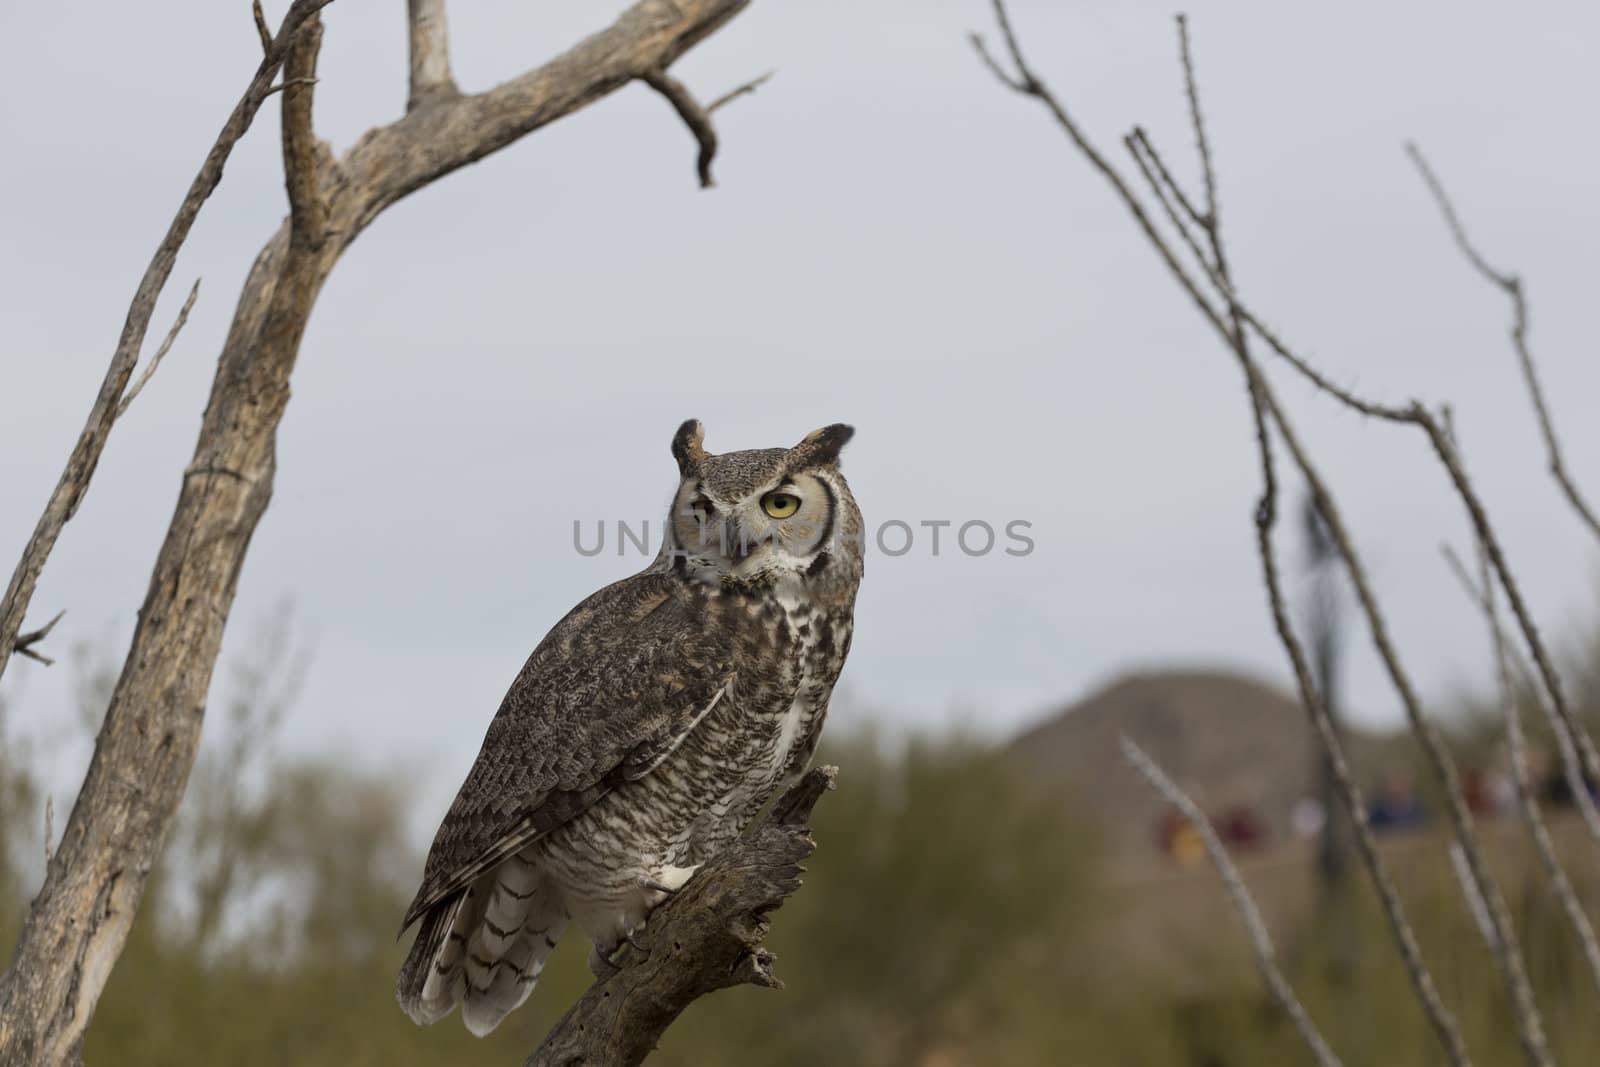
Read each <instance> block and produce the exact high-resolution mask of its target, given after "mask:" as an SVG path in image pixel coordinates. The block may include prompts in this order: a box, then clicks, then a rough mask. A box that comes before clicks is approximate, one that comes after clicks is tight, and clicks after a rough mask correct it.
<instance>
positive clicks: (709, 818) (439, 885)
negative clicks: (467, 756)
mask: <svg viewBox="0 0 1600 1067" xmlns="http://www.w3.org/2000/svg"><path fill="white" fill-rule="evenodd" d="M850 435H851V431H850V429H849V428H848V427H844V426H830V427H827V428H825V429H823V430H819V431H817V432H816V433H813V434H811V435H810V436H808V437H807V438H805V440H803V441H802V442H801V443H800V444H798V445H796V446H795V447H794V448H790V449H762V450H756V451H749V452H733V453H727V454H724V455H712V454H708V453H707V452H706V451H705V450H704V447H703V435H702V432H701V430H700V424H699V423H697V422H693V421H691V422H688V423H685V424H684V425H683V427H682V428H680V429H679V431H678V434H677V435H676V437H675V438H674V440H673V446H672V452H673V455H674V457H675V458H676V459H677V461H678V466H679V474H680V478H681V480H680V483H679V487H678V492H677V493H676V494H675V496H674V500H673V506H672V512H671V514H670V516H669V521H668V523H667V529H668V535H667V537H666V539H665V542H664V544H663V546H662V550H661V553H660V554H659V555H658V556H657V558H656V560H655V561H654V562H653V563H652V564H651V566H650V567H648V568H647V569H646V570H644V571H642V572H641V573H639V574H636V575H634V576H633V577H631V578H626V579H623V580H622V581H620V582H617V583H615V584H613V585H610V586H607V587H606V588H604V589H602V590H600V591H599V592H597V593H595V594H594V595H593V596H591V597H589V598H588V599H587V600H585V601H584V602H583V603H581V604H579V605H578V606H577V607H576V608H574V609H573V611H572V612H571V613H570V614H568V615H567V617H566V618H565V619H563V620H562V621H561V622H559V623H558V624H556V626H555V628H554V629H553V630H551V631H550V633H549V635H548V636H546V637H545V639H544V640H543V641H542V642H541V643H540V644H539V647H538V648H537V649H535V650H534V652H533V655H532V656H531V657H529V659H528V662H527V664H526V665H525V666H524V667H523V669H522V671H521V672H520V673H519V674H518V676H517V678H516V680H515V681H514V682H513V683H512V685H511V688H510V690H509V692H508V693H507V694H506V697H505V700H504V701H503V702H502V704H501V706H500V710H499V711H498V712H497V713H496V715H495V717H494V720H493V721H492V722H491V723H490V726H489V731H488V735H487V736H486V737H485V739H484V744H483V749H482V751H481V752H480V754H479V756H478V760H477V762H476V763H475V764H474V765H473V767H472V770H471V772H470V773H469V774H468V776H467V780H466V782H465V783H464V784H463V785H462V787H461V790H460V792H459V793H458V794H457V796H456V800H455V802H454V803H453V804H452V805H451V807H450V810H449V812H448V814H447V815H446V816H445V819H444V822H443V824H442V825H441V826H440V828H439V831H438V834H437V836H436V838H435V840H434V843H433V847H432V849H431V850H430V852H429V855H428V861H427V865H426V868H425V870H424V873H423V879H422V885H421V887H420V888H419V889H418V891H417V895H416V899H415V900H414V901H413V902H412V904H411V907H410V908H409V909H408V910H407V912H406V916H405V921H404V925H405V926H409V925H411V924H412V923H414V922H417V921H419V920H420V921H421V928H420V930H419V932H418V935H417V939H416V942H415V943H414V944H413V946H412V949H411V952H410V955H409V956H408V958H407V960H406V963H405V966H404V967H403V968H402V970H401V973H400V977H399V982H398V993H399V998H400V1002H401V1004H402V1006H403V1007H404V1008H405V1010H406V1011H407V1013H408V1014H410V1015H411V1016H412V1017H413V1018H414V1019H416V1020H417V1021H418V1022H433V1021H435V1020H436V1019H438V1018H440V1017H442V1016H443V1015H445V1014H448V1012H449V1011H450V1009H451V1008H452V1007H454V1006H455V1004H457V1003H461V1004H462V1014H463V1018H464V1020H465V1022H466V1024H467V1026H468V1027H469V1028H470V1029H472V1030H473V1031H474V1032H476V1033H486V1032H488V1030H490V1029H492V1028H493V1027H494V1026H495V1025H496V1024H497V1023H498V1022H499V1021H500V1019H501V1018H503V1017H504V1015H505V1014H506V1013H507V1012H509V1011H510V1010H512V1009H513V1008H515V1007H516V1006H517V1005H518V1004H520V1003H521V1002H522V1001H523V1000H524V999H525V998H526V997H527V995H528V993H529V992H530V991H531V989H532V988H533V985H534V983H535V982H536V980H537V978H538V975H539V972H540V970H541V969H542V967H543V964H544V960H545V957H546V956H547V955H548V954H549V952H550V950H551V949H552V948H554V946H555V944H556V942H557V940H558V939H559V938H560V936H561V933H562V931H563V930H564V929H565V927H566V926H567V924H568V923H569V922H570V921H574V920H575V921H576V922H577V923H578V924H579V926H580V927H582V928H583V930H584V932H585V933H586V934H587V935H588V936H589V938H590V939H591V941H592V942H593V943H594V947H595V952H594V954H593V955H592V957H591V960H592V962H593V964H594V966H595V967H596V968H597V969H598V970H603V969H604V968H605V967H606V957H607V956H608V955H609V954H610V952H611V951H612V950H613V949H614V948H615V947H616V945H617V944H619V943H620V941H621V940H622V939H623V938H625V937H626V936H627V935H628V934H629V932H630V931H631V930H632V929H634V928H636V927H637V926H638V925H639V924H640V923H642V922H643V921H644V920H645V918H646V916H647V915H648V913H649V911H650V910H651V909H652V908H653V907H654V906H655V905H656V904H659V903H660V901H661V900H663V899H665V897H666V896H667V895H669V894H670V893H672V892H674V891H675V890H676V889H677V888H679V887H680V886H681V885H682V884H683V883H684V882H685V881H686V880H687V879H688V878H689V877H691V876H692V874H693V872H694V870H695V869H696V868H697V867H698V866H699V865H700V864H703V863H704V862H705V861H706V860H707V859H709V858H710V857H711V856H713V855H715V854H716V853H717V851H719V850H720V849H721V848H723V847H725V846H726V844H727V843H728V842H729V841H730V840H731V839H732V838H733V837H734V836H736V835H737V834H738V833H739V832H740V830H742V828H743V827H744V825H745V824H746V823H747V822H748V821H749V819H750V818H751V817H752V816H753V815H754V814H755V812H756V811H757V810H758V809H759V808H760V807H761V805H762V804H763V803H765V801H766V800H767V798H768V797H770V796H771V795H772V793H773V792H774V791H775V790H776V789H777V788H778V787H779V786H780V785H782V784H784V783H785V782H786V781H788V780H789V779H791V778H792V777H794V776H795V775H797V774H798V773H799V772H800V771H802V770H804V768H805V765H806V763H807V762H808V761H809V760H810V758H811V755H812V753H813V752H814V751H815V748H816V742H817V737H818V735H819V733H820V731H821V727H822V722H823V719H824V717H825V714H826V711H827V704H828V699H829V696H830V695H831V693H832V690H833V685H834V682H835V681H836V680H837V678H838V675H839V670H840V668H841V667H842V666H843V664H844V659H845V656H846V654H847V652H848V650H849V645H850V635H851V629H852V624H853V618H852V613H853V610H854V604H855V593H856V587H857V585H858V583H859V582H860V578H861V571H862V524H861V516H860V512H859V511H858V510H857V509H856V506H855V501H854V499H853V498H852V496H851V494H850V490H849V487H848V485H847V484H846V483H845V481H844V478H843V476H842V475H841V474H840V473H839V470H838V454H839V450H840V449H841V448H842V447H843V446H844V444H845V442H846V441H848V440H849V438H850Z"/></svg>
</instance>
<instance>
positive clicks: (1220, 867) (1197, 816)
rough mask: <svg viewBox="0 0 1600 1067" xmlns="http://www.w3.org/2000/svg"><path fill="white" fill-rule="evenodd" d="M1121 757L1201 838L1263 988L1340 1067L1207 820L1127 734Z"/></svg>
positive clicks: (1321, 1055) (1327, 1062) (1323, 1059)
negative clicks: (1241, 927) (1246, 938)
mask: <svg viewBox="0 0 1600 1067" xmlns="http://www.w3.org/2000/svg"><path fill="white" fill-rule="evenodd" d="M1122 754H1123V756H1124V757H1126V759H1127V761H1128V762H1129V763H1130V764H1132V765H1133V768H1134V769H1135V770H1137V771H1138V772H1139V773H1140V774H1142V775H1143V776H1144V779H1145V781H1147V782H1149V783H1150V784H1151V785H1152V786H1154V787H1155V789H1156V791H1157V792H1158V793H1160V794H1161V795H1162V796H1163V797H1165V798H1166V800H1167V802H1168V803H1169V804H1171V805H1172V806H1173V807H1175V808H1177V809H1178V812H1179V813H1180V814H1181V815H1182V816H1183V817H1184V819H1185V820H1186V821H1187V822H1188V823H1189V825H1190V826H1192V827H1194V828H1195V830H1196V831H1198V832H1199V834H1200V840H1201V841H1202V842H1203V843H1204V844H1205V848H1206V854H1207V855H1208V856H1210V857H1211V863H1212V865H1213V866H1215V867H1216V869H1217V874H1219V875H1221V877H1222V885H1223V888H1224V889H1225V890H1226V891H1227V893H1228V900H1229V902H1230V903H1231V904H1232V905H1233V910H1234V912H1235V913H1237V914H1238V916H1239V921H1240V922H1242V923H1243V924H1244V928H1245V933H1246V934H1247V935H1249V938H1250V948H1251V950H1252V951H1253V952H1254V954H1255V958H1256V969H1257V970H1258V971H1260V972H1261V980H1262V981H1263V982H1264V983H1265V984H1266V986H1267V991H1268V992H1269V993H1271V994H1272V998H1273V999H1274V1000H1276V1001H1277V1002H1278V1006H1279V1007H1280V1008H1282V1009H1283V1012H1284V1014H1285V1015H1287V1016H1289V1019H1290V1021H1291V1022H1292V1023H1294V1028H1295V1029H1296V1030H1297V1031H1299V1033H1300V1038H1301V1040H1302V1041H1304V1042H1305V1043H1306V1047H1307V1048H1309V1049H1310V1050H1311V1055H1312V1056H1313V1057H1314V1058H1315V1059H1316V1061H1317V1063H1319V1064H1321V1065H1322V1067H1340V1061H1339V1057H1338V1056H1336V1055H1335V1054H1334V1052H1333V1049H1332V1048H1330V1047H1329V1046H1328V1042H1327V1041H1326V1040H1325V1039H1324V1038H1323V1036H1322V1033H1321V1032H1320V1031H1319V1030H1318V1029H1317V1024H1316V1023H1314V1022H1312V1021H1311V1016H1310V1015H1309V1014H1307V1013H1306V1009H1305V1006H1304V1005H1302V1004H1301V1003H1300V998H1299V997H1297V996H1295V993H1294V987H1293V986H1291V985H1290V984H1289V980H1288V979H1287V978H1285V977H1284V975H1283V970H1282V969H1281V968H1280V967H1279V966H1278V960H1277V952H1276V951H1275V950H1274V949H1273V947H1272V935H1271V934H1270V933H1268V931H1267V924H1266V923H1265V922H1263V921H1262V919H1261V912H1260V910H1259V909H1258V908H1257V907H1256V902H1255V900H1254V899H1252V898H1251V896H1250V890H1249V888H1248V887H1247V886H1246V885H1245V883H1244V879H1243V878H1242V877H1240V875H1239V869H1238V868H1237V867H1235V866H1234V864H1233V860H1232V859H1231V858H1230V857H1229V856H1228V850H1227V848H1225V847H1224V846H1223V844H1222V841H1221V839H1220V838H1218V837H1217V831H1216V828H1215V827H1213V826H1212V825H1211V820H1210V819H1208V818H1206V816H1205V813H1204V812H1203V811H1201V810H1200V806H1199V805H1198V804H1196V803H1195V802H1194V801H1193V800H1192V799H1190V797H1189V796H1188V794H1186V793H1185V792H1184V791H1183V790H1182V789H1180V788H1179V787H1178V784H1177V783H1176V782H1174V781H1173V780H1172V779H1171V778H1170V777H1169V776H1168V775H1167V773H1166V772H1165V771H1163V770H1162V769H1161V767H1160V766H1159V765H1158V764H1157V763H1156V762H1155V760H1153V759H1151V758H1150V757H1149V756H1148V755H1146V754H1145V753H1144V752H1143V751H1142V750H1141V749H1140V748H1139V746H1138V745H1136V744H1134V743H1133V741H1132V740H1131V739H1130V738H1129V737H1128V736H1127V735H1126V734H1124V735H1123V737H1122Z"/></svg>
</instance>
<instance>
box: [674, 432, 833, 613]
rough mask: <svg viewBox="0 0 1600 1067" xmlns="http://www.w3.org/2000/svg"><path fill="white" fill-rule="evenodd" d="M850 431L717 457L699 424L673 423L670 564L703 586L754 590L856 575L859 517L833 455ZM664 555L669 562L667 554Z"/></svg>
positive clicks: (819, 583)
mask: <svg viewBox="0 0 1600 1067" xmlns="http://www.w3.org/2000/svg"><path fill="white" fill-rule="evenodd" d="M854 433H855V431H854V430H853V429H851V428H850V427H849V426H845V425H842V424H835V425H832V426H825V427H823V428H822V429H820V430H817V431H816V432H814V433H810V434H807V435H806V436H805V438H804V439H803V440H802V441H801V442H800V443H799V444H797V445H795V446H794V447H793V448H759V449H752V450H750V451H747V452H725V453H723V454H721V455H713V454H712V453H710V452H707V451H706V450H705V446H704V442H705V429H704V427H702V426H701V425H700V423H699V422H698V421H697V420H695V419H690V420H689V421H688V422H685V423H684V424H683V425H682V426H680V427H678V432H677V433H676V434H675V435H674V436H673V438H672V455H673V458H675V459H676V460H677V461H678V474H679V476H680V478H681V480H680V482H679V484H678V491H677V493H676V494H674V496H673V501H672V514H671V515H670V516H669V518H668V522H667V528H668V530H669V531H670V533H671V537H670V541H669V544H668V545H667V548H666V550H665V551H666V553H667V556H668V557H670V558H667V559H666V562H667V563H668V564H669V565H672V566H681V567H682V568H684V570H685V572H686V573H688V574H690V575H691V576H693V577H695V578H698V579H700V580H702V581H709V582H717V583H720V584H724V585H740V586H760V585H766V584H771V583H773V582H775V581H777V580H780V579H784V578H792V579H796V580H799V581H801V582H804V583H806V584H814V585H816V586H818V587H821V586H825V585H834V586H838V585H840V584H841V583H844V582H848V583H849V585H850V591H851V593H852V594H853V592H854V582H855V581H858V580H859V579H860V575H861V558H862V524H861V512H860V511H859V510H857V508H856V502H855V498H854V497H852V496H851V495H850V487H849V485H847V484H846V483H845V480H844V475H843V474H841V473H840V472H839V450H840V449H842V448H843V447H844V446H845V443H846V442H847V441H849V440H850V438H851V436H853V435H854ZM664 558H666V557H664Z"/></svg>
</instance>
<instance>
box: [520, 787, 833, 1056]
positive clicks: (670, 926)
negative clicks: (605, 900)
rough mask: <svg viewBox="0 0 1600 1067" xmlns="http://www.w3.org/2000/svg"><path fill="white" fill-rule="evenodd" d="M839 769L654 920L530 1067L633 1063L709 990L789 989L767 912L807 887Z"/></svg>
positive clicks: (803, 792) (785, 806)
mask: <svg viewBox="0 0 1600 1067" xmlns="http://www.w3.org/2000/svg"><path fill="white" fill-rule="evenodd" d="M837 774H838V768H836V767H818V768H813V769H812V770H810V771H808V772H806V774H805V776H804V777H802V778H801V779H800V780H799V781H798V782H796V783H795V784H794V786H792V787H791V788H790V789H789V791H788V792H786V793H784V794H783V796H782V797H780V798H779V799H778V802H777V803H776V804H775V805H773V808H772V810H771V812H769V813H768V815H767V817H766V818H765V819H763V820H762V821H761V823H760V824H759V825H757V826H756V828H755V829H754V830H753V831H751V832H750V833H748V834H746V835H745V836H744V837H742V838H740V839H739V841H738V843H737V844H736V845H735V846H734V847H733V848H732V849H730V850H729V851H728V852H727V853H726V854H724V855H723V856H721V857H720V858H718V859H716V860H714V861H712V862H711V863H710V864H708V865H707V866H706V867H705V869H704V870H701V871H700V872H698V873H697V874H696V875H695V876H694V877H693V878H692V879H690V881H689V884H688V885H686V886H685V887H684V888H683V890H682V891H681V892H680V893H678V895H677V896H675V897H674V898H673V899H671V900H669V901H668V902H667V903H665V904H663V905H662V906H661V907H660V908H658V909H657V910H656V912H655V913H654V914H653V915H651V916H650V921H649V923H648V924H646V926H645V928H644V929H643V930H641V931H639V932H638V934H637V935H635V937H634V939H633V940H634V943H635V944H634V945H633V946H625V947H624V950H623V955H622V956H621V958H620V959H619V960H617V963H618V965H619V969H618V971H617V973H616V974H613V975H612V976H611V977H609V978H604V979H601V980H600V981H597V982H595V983H594V985H592V986H590V987H589V990H588V992H586V993H584V995H583V996H582V997H581V998H579V1000H578V1002H577V1003H576V1004H574V1005H573V1006H572V1007H571V1009H569V1010H568V1011H567V1013H566V1014H565V1015H563V1016H562V1017H561V1020H560V1021H559V1022H558V1023H556V1025H555V1027H554V1028H553V1029H552V1030H551V1031H550V1033H549V1034H548V1035H546V1037H545V1039H544V1041H543V1043H542V1044H540V1046H539V1048H538V1049H537V1050H536V1051H535V1052H534V1053H533V1055H532V1056H530V1057H528V1060H527V1063H526V1065H525V1067H577V1065H579V1064H607V1065H612V1064H615V1065H619V1067H622V1065H632V1064H637V1063H640V1062H641V1061H643V1059H644V1058H645V1056H647V1055H649V1054H650V1052H651V1051H652V1050H654V1049H655V1047H656V1043H657V1042H658V1041H660V1040H661V1035H662V1034H664V1033H665V1032H666V1029H667V1027H669V1026H671V1025H672V1023H673V1021H674V1020H676V1019H677V1018H678V1016H679V1015H680V1014H682V1012H683V1010H684V1009H685V1008H687V1007H688V1006H689V1005H690V1004H692V1003H693V1002H694V1001H696V1000H698V999H699V998H700V997H703V996H705V995H706V994H707V993H715V992H716V991H717V990H719V989H728V988H731V987H733V986H736V985H744V984H746V983H749V984H752V985H760V986H767V987H769V988H773V989H779V988H782V986H783V983H782V982H780V981H779V980H778V978H777V976H776V975H774V974H773V973H772V964H773V961H774V960H775V959H776V957H775V956H774V955H773V954H772V953H771V952H769V951H767V949H765V948H763V947H762V944H761V942H762V941H763V940H764V939H765V938H766V936H767V929H768V924H767V914H768V913H769V912H771V911H772V910H774V909H775V908H777V907H778V906H779V905H780V904H782V903H783V902H784V900H785V899H786V898H787V897H788V896H789V895H790V894H791V893H793V892H794V891H795V890H796V889H799V888H800V875H801V873H802V871H803V868H802V867H801V866H800V862H801V861H802V860H804V859H805V858H806V857H807V856H809V855H811V853H812V851H813V850H814V849H815V848H816V842H815V841H813V840H812V839H811V833H810V828H809V827H808V825H807V824H808V822H809V821H810V818H811V810H812V809H813V808H814V807H816V804H817V801H818V800H819V799H820V798H821V797H822V794H823V793H825V792H827V791H828V790H830V789H832V788H833V780H834V777H835V776H836V775H837Z"/></svg>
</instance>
